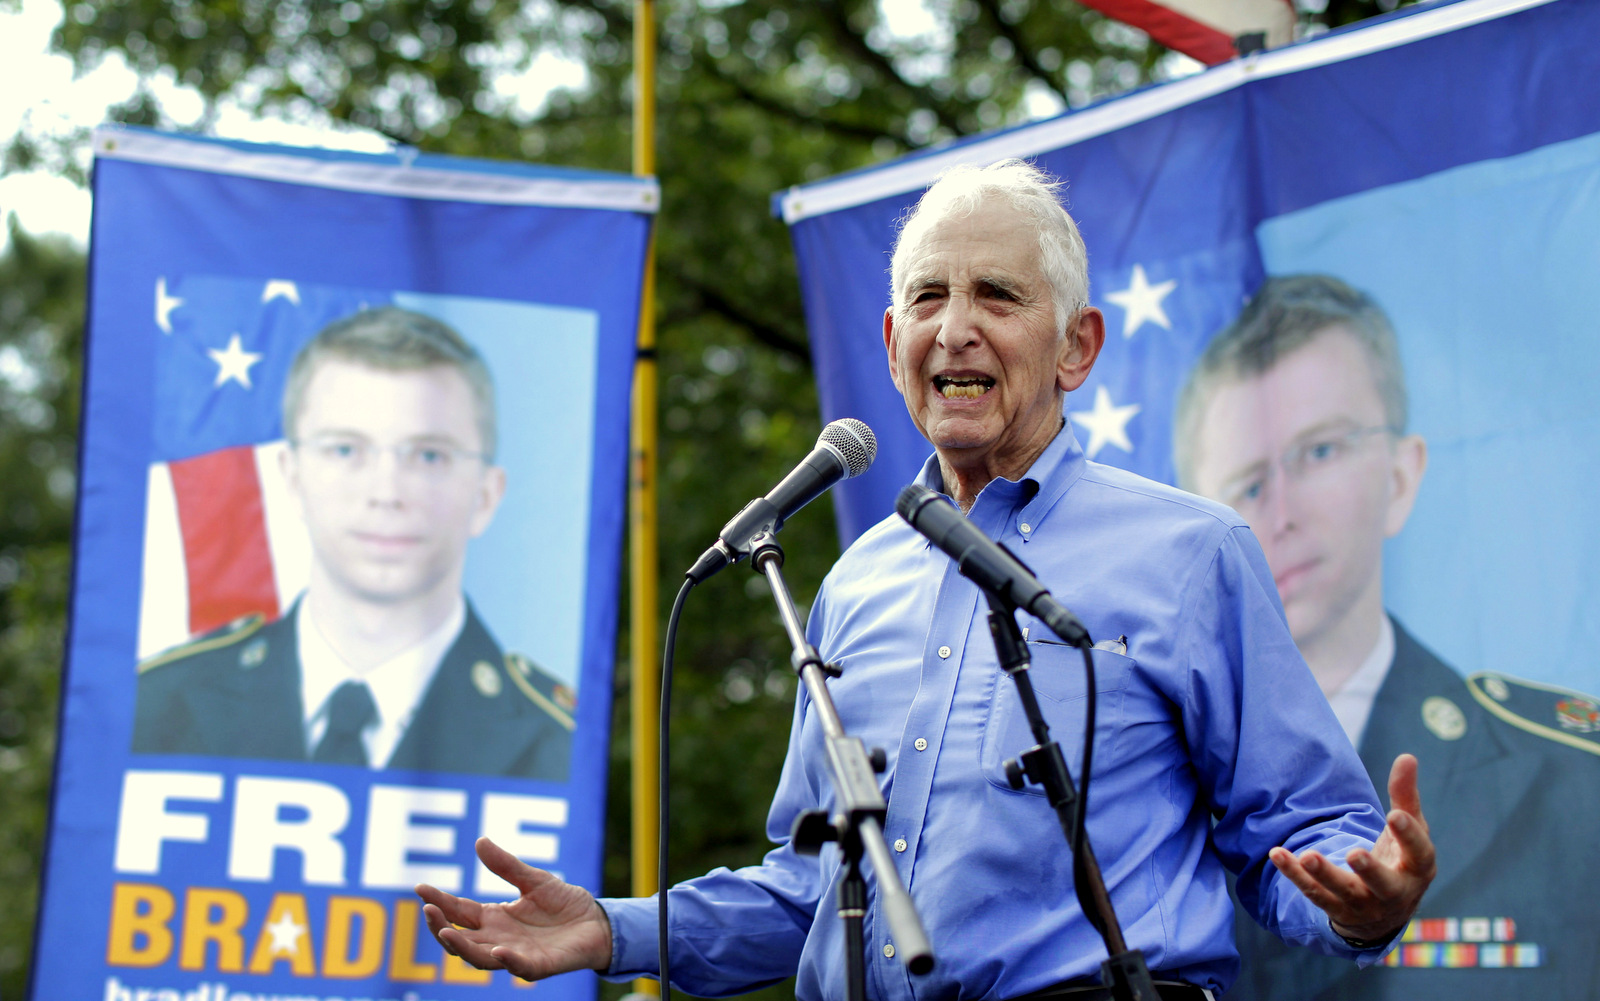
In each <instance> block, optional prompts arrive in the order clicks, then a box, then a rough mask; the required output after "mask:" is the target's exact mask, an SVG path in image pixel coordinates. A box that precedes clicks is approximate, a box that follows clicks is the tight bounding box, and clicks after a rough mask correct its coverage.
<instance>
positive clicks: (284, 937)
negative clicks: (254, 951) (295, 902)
mask: <svg viewBox="0 0 1600 1001" xmlns="http://www.w3.org/2000/svg"><path fill="white" fill-rule="evenodd" d="M266 931H267V932H269V933H270V934H271V935H272V954H273V955H277V954H278V953H280V952H287V953H289V954H290V955H293V954H294V947H295V945H296V944H297V943H298V942H299V941H300V936H301V935H302V934H304V933H305V929H304V928H302V927H300V924H299V922H297V921H295V919H294V918H293V917H291V916H290V914H289V912H288V911H284V912H283V914H281V915H279V917H278V920H277V921H274V922H273V923H272V924H270V925H267V927H266Z"/></svg>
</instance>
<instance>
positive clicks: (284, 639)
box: [133, 602, 576, 782]
mask: <svg viewBox="0 0 1600 1001" xmlns="http://www.w3.org/2000/svg"><path fill="white" fill-rule="evenodd" d="M298 611H299V606H298V605H297V606H296V607H295V608H293V609H291V610H290V611H289V613H288V614H287V615H285V616H283V617H282V618H280V619H278V620H277V621H275V622H266V621H265V620H264V619H263V617H262V616H259V615H253V616H248V617H246V618H243V619H240V620H238V621H236V622H233V623H231V624H230V625H227V626H224V627H223V628H222V629H219V630H217V631H215V632H212V633H209V634H207V635H205V636H201V637H199V638H197V639H195V640H192V641H190V642H189V643H186V644H184V645H183V646H180V647H177V648H176V649H174V650H171V651H168V652H167V653H164V654H162V655H160V656H158V657H154V658H152V659H150V660H148V661H145V662H144V663H142V664H140V665H139V689H138V703H137V708H136V710H135V719H134V728H133V750H134V751H136V752H142V753H147V754H204V755H215V756H218V757H229V758H270V759H275V760H282V761H307V760H309V759H310V754H309V751H308V748H307V746H306V745H307V742H306V726H305V719H306V713H305V709H304V707H303V706H302V705H301V701H302V700H301V694H300V692H301V685H300V655H299V648H298V643H297V636H296V628H295V623H296V619H297V618H298ZM575 709H576V699H575V698H574V695H573V692H572V690H571V689H570V688H568V687H567V686H566V685H563V684H561V683H559V682H558V681H557V680H556V679H555V678H553V677H551V676H550V675H549V674H547V673H545V672H544V671H543V670H542V669H541V668H539V667H538V666H537V665H536V664H534V663H533V662H532V661H531V660H529V659H528V658H527V657H525V656H523V655H522V654H518V653H503V652H502V651H501V649H500V645H499V644H498V643H497V642H495V639H494V637H493V636H491V635H490V634H489V631H488V629H486V628H485V627H484V625H483V622H482V620H480V619H479V618H478V615H477V613H476V612H475V611H474V610H473V608H472V605H471V603H470V602H469V603H468V604H467V610H466V619H465V622H464V623H463V625H462V627H461V632H460V633H459V634H457V636H456V638H455V640H454V642H453V643H452V644H451V645H450V647H449V649H448V650H447V651H446V652H445V654H444V657H443V659H442V660H441V661H440V663H439V667H438V669H437V670H436V671H435V672H434V675H433V678H432V680H431V681H430V682H429V683H428V686H427V688H426V689H425V690H424V692H423V694H422V699H421V701H420V702H418V703H417V707H416V711H415V712H414V713H413V715H412V718H411V722H410V724H409V725H408V726H407V727H406V730H405V733H404V734H403V735H402V736H401V738H400V742H399V743H398V744H397V745H396V746H395V749H394V752H393V753H392V754H391V755H390V756H389V760H388V761H387V762H386V763H385V765H384V767H386V768H392V769H417V770H421V771H431V772H469V773H476V774H487V775H514V776H520V777H522V778H530V779H544V780H547V781H553V782H561V781H565V780H566V778H567V772H568V767H569V764H570V761H571V757H572V731H573V728H574V721H573V717H572V713H573V712H574V710H575Z"/></svg>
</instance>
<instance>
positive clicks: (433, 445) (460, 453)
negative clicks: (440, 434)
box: [289, 434, 488, 481]
mask: <svg viewBox="0 0 1600 1001" xmlns="http://www.w3.org/2000/svg"><path fill="white" fill-rule="evenodd" d="M289 444H290V445H292V446H293V447H294V448H296V449H298V450H300V451H301V452H302V453H303V454H304V455H305V456H306V458H307V459H309V460H310V461H312V462H313V463H315V464H316V465H318V466H320V467H322V468H324V469H326V470H328V471H329V472H332V473H335V474H338V475H354V474H356V473H359V472H362V471H363V470H365V469H367V468H369V467H370V466H372V465H373V464H374V463H376V462H377V461H378V459H379V458H381V457H382V456H384V455H393V456H394V461H395V466H396V467H397V468H399V469H400V470H401V471H403V472H405V473H409V474H411V475H414V476H419V477H421V478H423V479H427V480H433V481H438V480H444V479H448V478H449V477H450V475H451V474H452V473H454V472H455V471H456V469H458V468H459V467H461V466H463V465H465V464H467V463H470V462H473V461H479V462H483V461H487V459H488V456H487V455H485V454H484V453H483V452H473V451H469V450H468V449H465V448H461V447H459V446H456V445H453V444H451V443H449V442H447V441H436V440H432V439H421V440H416V439H413V440H410V441H402V442H396V443H395V444H393V445H379V444H378V443H377V442H374V441H372V440H370V439H368V438H365V437H363V436H361V435H356V434H316V435H312V436H311V437H309V438H301V439H296V440H291V441H290V442H289Z"/></svg>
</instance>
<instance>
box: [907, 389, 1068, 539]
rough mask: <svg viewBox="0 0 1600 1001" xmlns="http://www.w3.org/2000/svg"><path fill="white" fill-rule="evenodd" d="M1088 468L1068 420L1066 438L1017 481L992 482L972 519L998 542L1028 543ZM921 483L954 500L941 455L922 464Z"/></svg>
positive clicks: (1055, 440)
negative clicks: (1007, 537)
mask: <svg viewBox="0 0 1600 1001" xmlns="http://www.w3.org/2000/svg"><path fill="white" fill-rule="evenodd" d="M1086 464H1087V460H1086V459H1085V458H1084V456H1083V448H1082V447H1081V446H1079V444H1078V439H1077V438H1076V437H1075V436H1074V435H1073V433H1072V422H1071V421H1068V420H1066V419H1065V418H1063V423H1062V425H1061V430H1060V432H1058V433H1057V434H1056V436H1055V438H1053V439H1051V441H1050V444H1049V445H1047V446H1045V450H1044V451H1043V452H1041V453H1039V457H1038V458H1037V459H1035V460H1033V465H1031V466H1029V467H1028V469H1027V471H1026V472H1025V473H1023V474H1022V475H1021V476H1020V477H1018V478H1017V479H1015V480H1008V479H1005V478H1003V477H996V478H995V479H993V480H991V481H990V482H989V485H988V486H986V487H984V488H983V490H982V491H981V492H980V493H979V494H978V499H977V501H976V502H975V503H974V504H973V505H972V510H971V511H970V512H968V517H970V518H972V519H973V521H974V523H975V524H978V525H979V526H980V527H982V528H983V529H984V531H986V532H988V533H989V534H990V535H992V536H995V537H999V536H1000V535H1001V534H1002V533H1003V532H1004V531H1005V530H1006V529H1010V530H1012V531H1015V532H1017V533H1019V534H1021V535H1022V536H1023V537H1024V538H1026V537H1028V536H1029V535H1031V534H1032V533H1033V532H1034V530H1036V529H1037V528H1038V526H1039V525H1040V524H1041V523H1043V521H1044V519H1045V517H1046V516H1047V515H1048V514H1049V512H1050V510H1051V508H1053V507H1055V505H1056V502H1057V501H1059V500H1060V499H1061V497H1062V495H1063V494H1065V493H1066V492H1067V490H1068V489H1069V488H1070V487H1071V486H1072V484H1074V483H1076V482H1077V480H1078V477H1080V476H1082V475H1083V471H1084V469H1085V467H1086ZM917 482H918V483H920V484H921V485H923V486H925V487H927V488H928V489H929V490H937V491H939V492H940V493H942V494H946V495H948V492H947V491H946V490H945V488H944V474H943V472H942V471H941V470H940V467H939V453H938V452H935V453H933V454H932V455H930V456H928V460H927V461H926V462H924V463H923V464H922V473H921V475H919V476H918V477H917ZM1023 526H1027V531H1023Z"/></svg>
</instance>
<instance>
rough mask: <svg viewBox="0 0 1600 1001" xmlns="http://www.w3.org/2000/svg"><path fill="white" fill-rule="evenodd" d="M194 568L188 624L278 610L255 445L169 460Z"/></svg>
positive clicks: (199, 626) (206, 625)
mask: <svg viewBox="0 0 1600 1001" xmlns="http://www.w3.org/2000/svg"><path fill="white" fill-rule="evenodd" d="M168 468H170V469H171V471H172V492H173V494H174V495H175V496H176V497H177V501H178V529H179V531H180V532H181V533H182V534H183V561H184V565H185V566H186V567H187V568H188V572H189V632H190V633H191V634H197V633H204V632H209V631H211V630H212V629H215V628H217V627H218V626H222V625H226V624H227V623H229V622H232V621H233V620H234V619H237V618H239V617H240V616H241V615H250V614H253V613H260V614H262V615H265V616H266V617H267V618H268V619H276V618H277V617H278V588H277V584H276V583H275V582H274V581H273V577H272V550H271V548H270V547H269V546H268V545H267V522H266V516H265V514H264V512H263V510H262V505H261V478H260V476H258V475H257V473H256V450H255V449H254V448H253V447H251V446H249V445H242V446H240V447H238V448H225V449H222V450H221V451H218V452H210V453H207V454H206V455H197V456H195V457H194V458H192V459H182V460H179V461H177V462H173V463H170V464H169V467H168Z"/></svg>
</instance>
